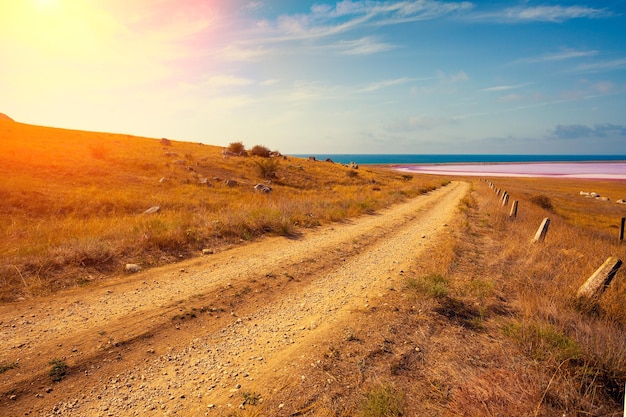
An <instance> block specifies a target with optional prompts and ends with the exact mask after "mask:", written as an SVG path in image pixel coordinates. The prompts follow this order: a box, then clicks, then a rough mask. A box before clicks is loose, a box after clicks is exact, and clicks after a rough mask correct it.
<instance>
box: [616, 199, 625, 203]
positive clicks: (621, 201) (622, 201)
mask: <svg viewBox="0 0 626 417" xmlns="http://www.w3.org/2000/svg"><path fill="white" fill-rule="evenodd" d="M616 203H617V204H626V200H624V199H623V198H620V199H619V200H617V201H616Z"/></svg>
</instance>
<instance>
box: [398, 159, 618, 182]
mask: <svg viewBox="0 0 626 417" xmlns="http://www.w3.org/2000/svg"><path fill="white" fill-rule="evenodd" d="M394 169H396V170H398V171H404V172H412V173H415V174H439V175H462V176H472V177H553V178H589V179H612V180H626V162H552V163H543V162H537V163H528V164H524V163H510V164H509V163H501V164H500V163H499V164H442V165H396V166H394Z"/></svg>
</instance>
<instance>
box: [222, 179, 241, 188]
mask: <svg viewBox="0 0 626 417" xmlns="http://www.w3.org/2000/svg"><path fill="white" fill-rule="evenodd" d="M224 185H225V186H227V187H236V186H237V185H238V184H237V181H235V180H226V181H224Z"/></svg>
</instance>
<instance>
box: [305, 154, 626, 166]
mask: <svg viewBox="0 0 626 417" xmlns="http://www.w3.org/2000/svg"><path fill="white" fill-rule="evenodd" d="M293 156H297V157H301V158H308V157H310V156H314V157H315V158H316V159H317V160H320V161H325V160H326V159H331V160H332V161H333V162H338V163H344V164H349V163H350V162H355V163H357V164H359V165H423V164H507V163H535V162H610V161H626V155H490V154H306V155H305V154H299V155H293Z"/></svg>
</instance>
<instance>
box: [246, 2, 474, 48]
mask: <svg viewBox="0 0 626 417" xmlns="http://www.w3.org/2000/svg"><path fill="white" fill-rule="evenodd" d="M472 8H473V4H472V3H470V2H467V1H462V2H443V1H438V0H420V1H414V2H413V1H390V2H383V1H369V0H363V1H351V0H344V1H341V2H338V3H336V4H335V5H334V6H332V5H327V4H322V5H314V6H312V7H311V10H310V13H307V14H292V15H282V16H279V17H278V18H277V19H276V21H275V22H272V21H262V22H258V23H257V25H256V30H257V31H258V32H259V34H260V35H261V37H260V38H257V39H255V41H257V42H281V41H291V40H304V39H320V38H324V37H329V36H334V35H338V34H342V33H346V32H349V31H351V30H354V29H356V28H359V27H364V26H389V25H395V24H400V23H407V22H416V21H420V20H431V19H436V18H440V17H443V16H446V15H449V14H452V13H458V12H463V11H467V10H470V9H472Z"/></svg>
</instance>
